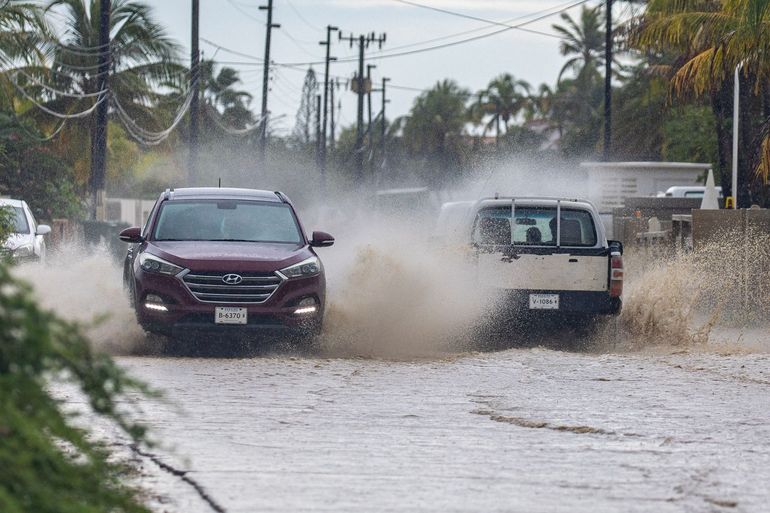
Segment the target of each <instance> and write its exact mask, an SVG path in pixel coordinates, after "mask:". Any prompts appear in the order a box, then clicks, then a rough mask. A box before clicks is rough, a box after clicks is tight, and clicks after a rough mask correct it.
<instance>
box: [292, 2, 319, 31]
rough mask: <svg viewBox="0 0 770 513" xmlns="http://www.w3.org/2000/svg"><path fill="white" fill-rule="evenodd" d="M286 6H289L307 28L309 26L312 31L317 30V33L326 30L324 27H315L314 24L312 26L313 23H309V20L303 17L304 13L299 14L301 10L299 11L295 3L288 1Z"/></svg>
mask: <svg viewBox="0 0 770 513" xmlns="http://www.w3.org/2000/svg"><path fill="white" fill-rule="evenodd" d="M286 4H287V5H288V6H289V8H290V9H291V10H292V11H294V14H296V15H297V17H298V18H299V19H300V20H302V23H304V24H305V25H307V26H308V27H310V28H311V29H313V30H316V31H318V32H322V31H323V30H324V29H323V28H322V27H318V26H316V25H313V24H312V23H310V22H309V21H307V18H305V17H304V16H302V13H300V12H299V9H297V8H296V7H294V3H293V2H292V1H291V0H286Z"/></svg>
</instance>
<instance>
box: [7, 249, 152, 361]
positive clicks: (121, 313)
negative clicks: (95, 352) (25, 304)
mask: <svg viewBox="0 0 770 513" xmlns="http://www.w3.org/2000/svg"><path fill="white" fill-rule="evenodd" d="M15 272H16V275H17V276H18V277H19V278H21V279H22V280H24V281H26V282H27V283H30V284H31V285H32V286H33V287H34V290H35V294H36V296H37V299H38V300H39V301H40V302H41V304H42V305H43V306H44V307H45V308H48V309H50V310H53V311H54V312H56V313H57V314H59V315H60V316H62V317H63V318H65V319H68V320H71V321H74V322H78V323H80V324H82V325H83V327H84V328H85V330H86V334H87V335H88V336H89V338H90V340H91V341H92V342H93V343H94V345H95V346H96V347H97V348H98V349H101V350H104V351H107V352H110V353H113V354H126V353H131V352H134V351H137V350H139V349H140V348H141V347H142V346H143V345H144V342H145V334H144V332H143V331H142V329H141V328H140V327H139V325H138V324H137V323H136V318H135V316H134V312H133V310H132V309H131V307H130V306H129V303H128V297H127V296H126V294H125V292H124V291H123V277H122V271H121V269H120V268H119V266H118V264H117V263H116V262H115V260H114V259H113V258H112V257H111V256H110V255H109V253H108V252H107V250H106V249H105V248H101V247H99V248H89V249H85V248H83V247H81V246H68V247H65V248H61V250H60V251H58V252H57V254H56V255H54V256H52V257H51V258H50V263H48V264H46V265H38V264H27V265H22V266H19V267H17V268H16V271H15Z"/></svg>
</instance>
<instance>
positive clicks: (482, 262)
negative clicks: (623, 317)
mask: <svg viewBox="0 0 770 513" xmlns="http://www.w3.org/2000/svg"><path fill="white" fill-rule="evenodd" d="M576 253H577V252H576ZM608 262H609V260H608V256H606V255H604V256H597V255H581V254H570V253H551V254H531V253H519V254H515V253H514V254H510V253H504V252H502V251H500V252H480V253H479V254H478V266H477V272H478V279H479V282H480V284H481V285H482V286H484V287H490V288H498V289H522V290H547V291H558V290H565V291H591V292H599V291H607V290H608V265H609V264H608Z"/></svg>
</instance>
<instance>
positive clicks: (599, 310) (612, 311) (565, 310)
mask: <svg viewBox="0 0 770 513" xmlns="http://www.w3.org/2000/svg"><path fill="white" fill-rule="evenodd" d="M530 294H558V296H559V309H558V310H540V309H536V310H530V308H529V295H530ZM500 306H501V307H503V308H504V309H506V310H509V311H510V313H514V314H522V313H528V314H532V315H538V314H546V315H548V314H555V313H562V314H578V315H617V314H619V313H620V310H621V308H622V306H623V301H622V300H621V298H619V297H610V295H609V293H607V292H604V291H599V292H592V291H572V290H505V291H502V294H501V297H500Z"/></svg>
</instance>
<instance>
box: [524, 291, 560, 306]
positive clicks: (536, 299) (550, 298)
mask: <svg viewBox="0 0 770 513" xmlns="http://www.w3.org/2000/svg"><path fill="white" fill-rule="evenodd" d="M529 309H530V310H558V309H559V294H530V295H529Z"/></svg>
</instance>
